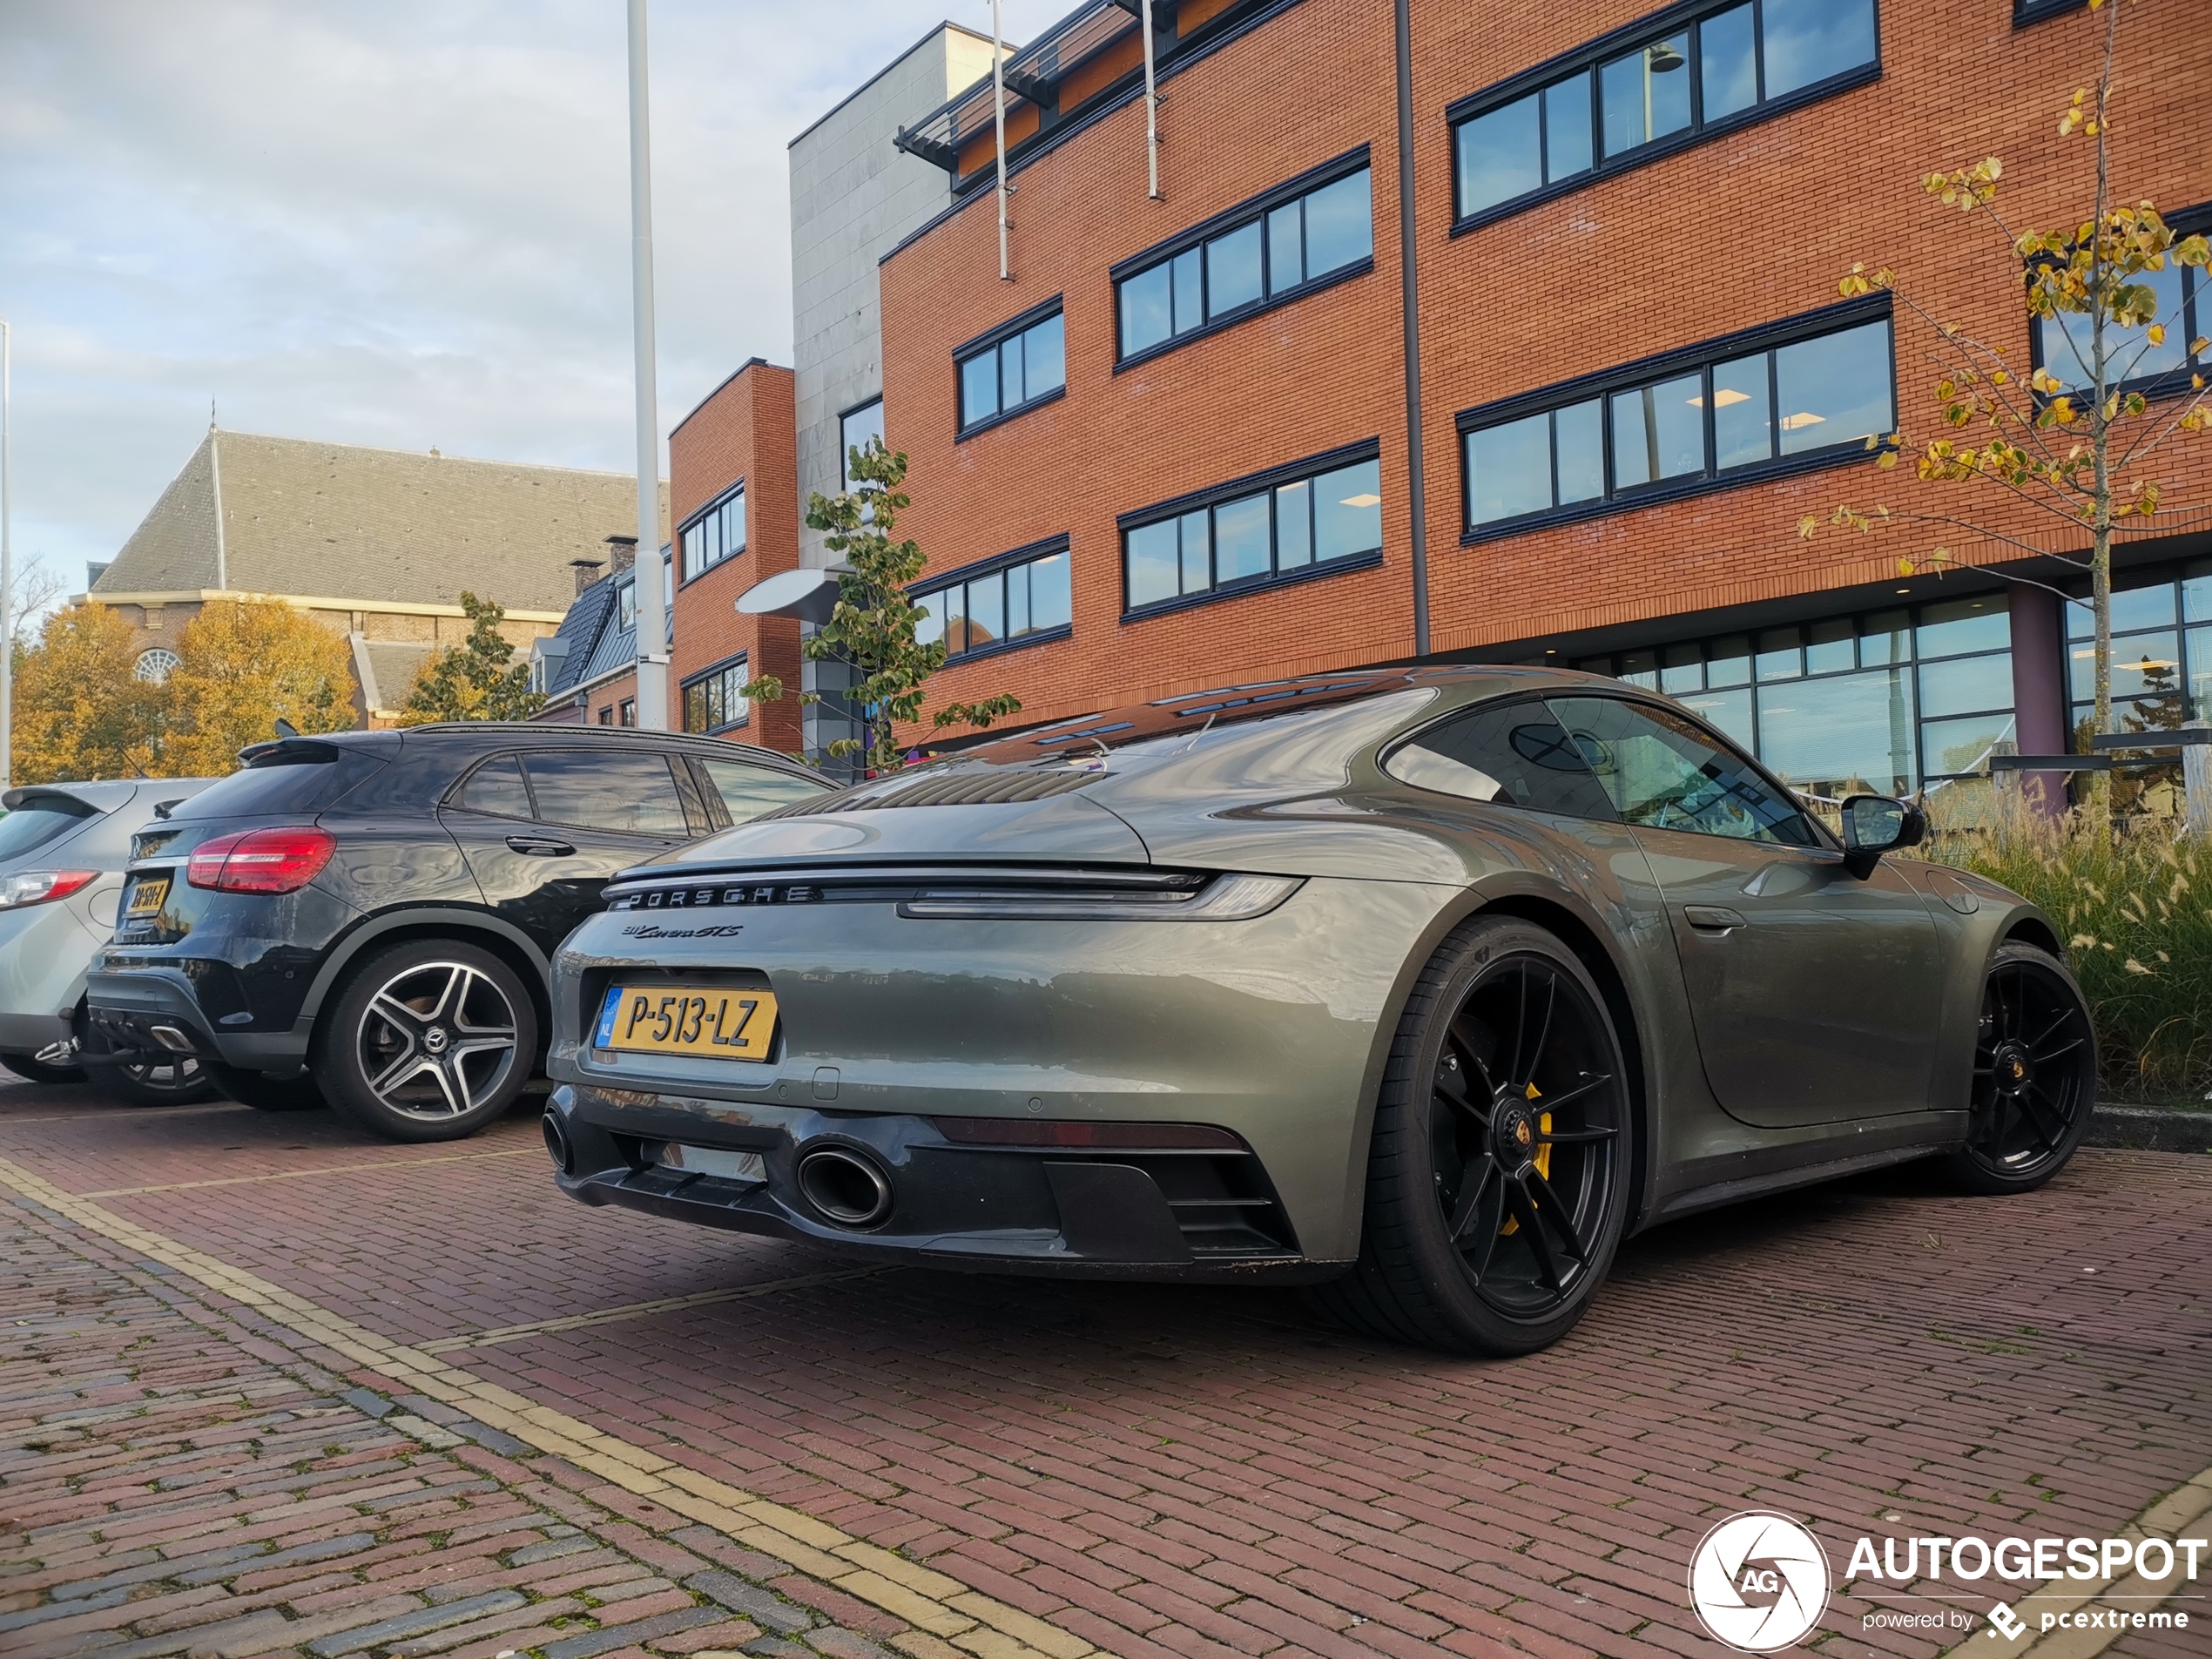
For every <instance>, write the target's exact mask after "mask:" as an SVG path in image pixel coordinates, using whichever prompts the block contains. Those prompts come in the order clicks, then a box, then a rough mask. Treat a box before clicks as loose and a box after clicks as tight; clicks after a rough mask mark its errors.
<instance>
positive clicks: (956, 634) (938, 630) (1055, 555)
mask: <svg viewBox="0 0 2212 1659" xmlns="http://www.w3.org/2000/svg"><path fill="white" fill-rule="evenodd" d="M914 603H915V604H919V605H920V606H921V607H922V609H923V610H926V611H927V612H928V613H929V614H928V615H927V616H926V617H922V618H921V621H920V622H919V623H917V624H915V627H914V637H915V639H916V640H918V641H919V642H920V643H921V644H925V645H927V644H934V643H935V642H936V641H938V640H943V641H944V642H945V652H946V655H947V657H948V658H960V657H964V656H966V655H968V653H969V652H971V651H981V650H982V649H983V648H984V647H985V646H987V645H998V644H1010V643H1013V642H1015V641H1019V640H1022V639H1027V638H1030V637H1035V636H1041V635H1045V634H1049V633H1053V632H1055V631H1064V630H1065V629H1067V628H1068V627H1069V624H1070V619H1071V617H1072V616H1073V614H1074V613H1073V598H1072V595H1071V592H1070V589H1069V570H1068V550H1067V547H1066V545H1065V544H1064V543H1062V546H1061V547H1060V549H1059V550H1057V551H1056V552H1052V553H1047V554H1044V555H1043V556H1041V557H1037V558H1033V559H1022V560H1020V561H1019V562H1017V563H1013V564H1008V565H1004V566H1001V568H999V569H997V570H989V571H986V572H985V573H983V574H982V575H981V576H973V577H968V579H967V580H965V581H962V582H954V583H947V584H945V585H943V586H941V587H934V588H925V589H923V590H921V591H920V592H918V593H916V594H915V595H914Z"/></svg>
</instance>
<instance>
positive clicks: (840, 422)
mask: <svg viewBox="0 0 2212 1659" xmlns="http://www.w3.org/2000/svg"><path fill="white" fill-rule="evenodd" d="M882 407H883V394H882V393H880V392H877V393H874V394H873V395H870V396H867V397H864V398H862V399H861V400H860V401H859V402H858V403H855V404H854V405H853V407H852V408H849V409H840V410H839V411H838V412H837V488H838V493H839V494H840V495H850V494H852V493H853V481H852V480H851V479H850V478H848V477H846V473H845V469H846V465H847V463H848V462H849V461H850V460H851V457H850V456H849V455H847V454H846V451H847V450H848V449H849V448H851V446H850V445H849V444H847V443H846V442H845V423H846V421H849V420H851V419H852V418H853V416H854V415H858V414H859V413H860V411H861V410H862V409H867V408H882ZM885 414H886V416H887V417H888V415H889V411H888V410H886V411H885ZM883 428H884V431H883V444H884V448H890V447H891V427H890V421H889V420H888V418H886V420H885V421H884V422H883Z"/></svg>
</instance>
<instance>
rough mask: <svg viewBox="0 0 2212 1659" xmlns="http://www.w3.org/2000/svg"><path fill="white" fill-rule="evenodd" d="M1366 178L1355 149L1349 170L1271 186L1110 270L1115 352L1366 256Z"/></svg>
mask: <svg viewBox="0 0 2212 1659" xmlns="http://www.w3.org/2000/svg"><path fill="white" fill-rule="evenodd" d="M1335 165H1337V164H1332V167H1333V166H1335ZM1371 184H1372V177H1371V174H1370V171H1369V169H1368V168H1367V166H1366V164H1365V158H1364V155H1362V157H1361V158H1359V165H1357V166H1356V167H1355V168H1354V169H1353V170H1352V171H1349V172H1345V171H1339V173H1338V176H1336V177H1334V178H1331V179H1327V180H1325V182H1323V183H1321V184H1318V185H1312V186H1310V187H1303V188H1301V187H1298V186H1297V185H1291V186H1287V187H1286V189H1285V192H1271V194H1270V195H1269V196H1267V197H1264V198H1261V199H1258V200H1257V201H1255V202H1252V203H1251V204H1248V205H1247V206H1244V207H1242V208H1238V209H1236V210H1234V211H1233V212H1230V213H1226V214H1224V215H1223V216H1222V222H1221V223H1220V224H1219V225H1217V226H1208V227H1207V229H1206V231H1205V233H1204V235H1203V236H1202V237H1201V238H1200V239H1198V240H1197V241H1196V242H1195V243H1193V244H1192V245H1190V246H1184V247H1180V248H1176V249H1172V250H1170V251H1168V252H1164V253H1162V254H1161V255H1160V256H1159V257H1158V258H1157V259H1153V260H1149V261H1146V262H1144V263H1143V264H1142V265H1141V266H1139V268H1137V269H1136V270H1133V271H1127V272H1122V273H1118V274H1117V280H1116V283H1115V287H1114V293H1115V301H1114V303H1115V314H1116V324H1117V328H1118V337H1119V355H1120V356H1121V357H1123V358H1130V357H1134V356H1136V355H1138V354H1142V353H1144V352H1149V351H1152V350H1155V349H1157V348H1158V347H1161V346H1163V345H1165V344H1167V343H1168V342H1169V341H1172V340H1175V339H1177V338H1180V337H1181V336H1183V335H1185V334H1194V333H1196V332H1197V331H1198V330H1200V329H1202V328H1207V327H1213V326H1215V325H1217V324H1219V323H1222V322H1224V321H1230V320H1235V319H1237V318H1238V317H1241V316H1244V315H1245V314H1249V313H1251V312H1253V311H1257V310H1258V309H1259V308H1261V307H1263V306H1265V305H1269V304H1271V303H1273V302H1274V301H1276V300H1282V299H1287V298H1291V297H1293V296H1295V295H1296V294H1298V293H1301V292H1303V291H1305V289H1306V288H1307V287H1310V286H1312V285H1313V284H1316V283H1319V282H1322V281H1324V280H1327V279H1329V278H1331V277H1332V276H1334V275H1335V274H1337V273H1339V272H1349V271H1351V270H1352V268H1353V267H1355V266H1359V264H1360V262H1361V261H1363V260H1369V259H1372V257H1373V255H1374V251H1375V233H1374V204H1373V202H1372V199H1371V195H1370V187H1371Z"/></svg>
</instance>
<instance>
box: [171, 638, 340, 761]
mask: <svg viewBox="0 0 2212 1659" xmlns="http://www.w3.org/2000/svg"><path fill="white" fill-rule="evenodd" d="M177 655H178V658H179V663H178V664H177V666H176V667H175V668H174V669H172V670H171V671H170V674H169V679H168V683H167V685H165V686H164V687H163V688H162V689H163V691H165V693H166V694H167V696H166V702H167V705H168V719H167V722H166V725H165V730H164V732H163V734H162V743H161V752H160V770H161V772H163V773H164V774H165V775H167V776H169V777H172V778H183V777H206V776H219V775H221V774H222V773H225V772H229V771H231V770H232V769H233V768H234V767H235V766H236V765H238V752H239V750H240V749H243V748H244V747H246V745H248V744H250V743H265V742H266V741H267V740H268V739H269V738H272V737H273V736H274V735H275V728H276V722H277V721H278V720H279V719H284V720H288V721H290V722H291V724H292V725H293V728H294V729H295V730H297V731H300V732H342V731H345V730H346V729H347V728H348V727H350V726H351V725H353V724H354V706H353V695H352V684H353V662H352V659H351V658H350V657H349V656H348V655H347V649H346V642H345V640H344V638H343V637H341V636H340V635H338V634H335V633H333V632H332V631H330V630H329V629H327V628H325V627H323V626H322V625H321V624H320V623H317V622H316V621H315V620H314V618H313V617H308V616H307V615H306V614H305V613H304V612H301V611H299V610H293V608H292V607H291V606H290V605H287V604H282V603H280V602H279V601H276V600H269V599H217V600H211V601H209V602H208V603H207V604H206V605H204V606H202V607H201V609H200V612H199V615H198V616H196V617H193V618H192V620H191V621H190V622H188V623H186V624H185V625H184V627H183V628H181V629H179V631H178V634H177ZM149 770H150V771H151V770H152V768H149Z"/></svg>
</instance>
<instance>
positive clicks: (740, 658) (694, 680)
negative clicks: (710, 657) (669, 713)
mask: <svg viewBox="0 0 2212 1659" xmlns="http://www.w3.org/2000/svg"><path fill="white" fill-rule="evenodd" d="M750 657H751V653H750V652H748V651H732V653H731V654H730V655H729V656H727V657H725V658H723V659H722V660H721V661H720V662H718V663H710V664H707V665H706V666H705V668H702V669H700V670H698V671H697V672H695V673H691V674H686V675H685V677H684V678H683V680H682V681H681V682H680V683H679V684H678V686H677V697H676V707H677V710H678V718H679V719H684V718H688V717H689V715H690V713H691V687H693V686H694V685H699V684H700V683H702V682H703V681H705V680H710V679H713V678H716V677H718V676H719V675H724V674H726V673H728V672H729V671H730V670H732V669H733V668H741V667H744V666H745V665H746V664H747V662H748V661H749V659H750ZM748 725H752V700H751V699H750V698H748V699H747V700H746V702H745V718H742V719H738V720H725V721H724V722H723V723H722V724H721V725H710V726H701V727H700V728H699V729H698V731H697V732H693V731H692V730H691V727H690V726H689V725H685V728H684V732H685V735H686V736H689V737H695V738H711V737H716V736H718V735H719V734H720V733H722V732H735V731H737V730H738V729H739V728H741V727H744V726H748Z"/></svg>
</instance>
